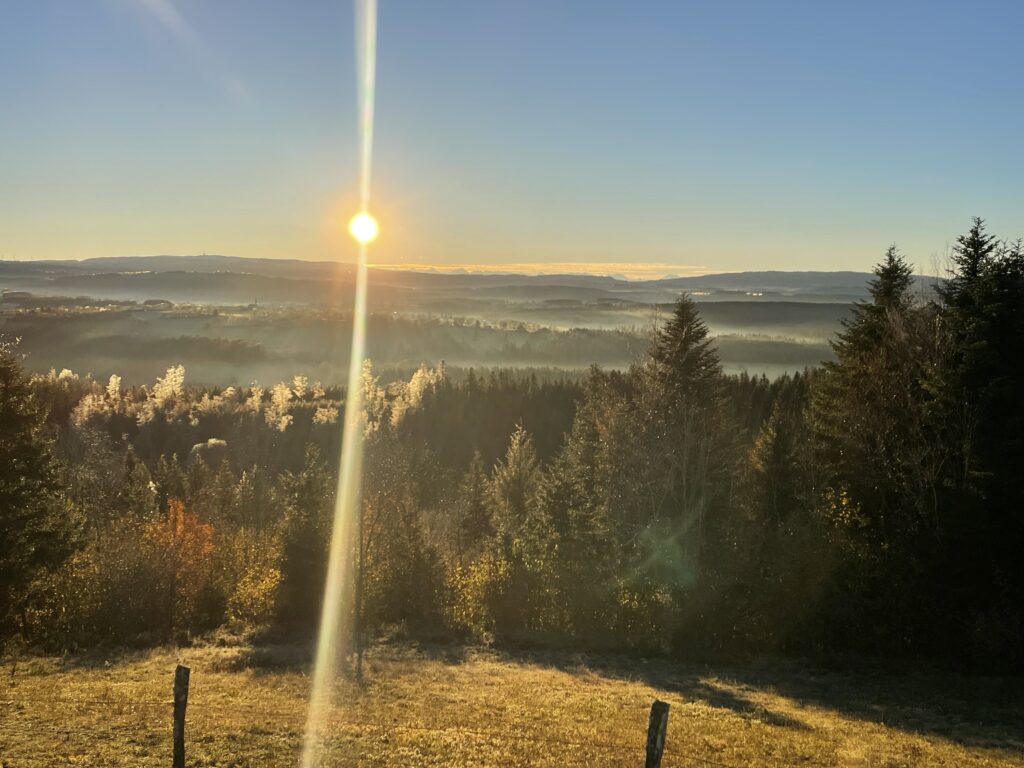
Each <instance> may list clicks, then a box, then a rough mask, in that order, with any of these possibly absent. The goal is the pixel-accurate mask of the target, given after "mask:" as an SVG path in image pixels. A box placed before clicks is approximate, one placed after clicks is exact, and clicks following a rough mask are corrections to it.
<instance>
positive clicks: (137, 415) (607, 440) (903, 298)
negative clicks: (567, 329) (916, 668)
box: [0, 220, 1024, 669]
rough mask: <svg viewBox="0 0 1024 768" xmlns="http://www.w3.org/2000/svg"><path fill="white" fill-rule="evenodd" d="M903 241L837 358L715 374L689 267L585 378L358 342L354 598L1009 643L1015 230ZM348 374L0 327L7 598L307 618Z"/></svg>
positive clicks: (436, 630)
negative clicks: (939, 250) (378, 369)
mask: <svg viewBox="0 0 1024 768" xmlns="http://www.w3.org/2000/svg"><path fill="white" fill-rule="evenodd" d="M952 262H953V263H952V271H951V274H950V276H949V279H948V280H946V281H945V282H943V283H942V284H941V285H940V287H939V288H938V290H937V291H935V292H934V293H933V294H931V295H922V294H921V292H920V291H919V290H918V288H917V286H916V284H915V281H914V279H913V276H912V273H911V269H910V267H909V266H908V264H907V263H906V261H905V260H904V258H903V257H902V256H901V254H900V253H899V252H898V251H897V249H896V248H895V247H894V248H891V249H889V251H888V252H887V253H886V254H885V256H884V259H883V260H882V262H881V263H880V264H879V265H878V267H877V268H876V269H875V273H874V278H873V280H872V282H871V286H870V299H869V300H867V301H865V302H862V303H860V304H858V305H857V306H856V307H855V309H854V310H853V312H852V314H851V316H850V317H849V318H848V319H847V320H846V321H845V323H844V327H843V330H842V331H841V332H840V333H839V334H838V335H837V337H836V338H835V339H834V340H833V349H834V353H835V359H834V360H833V361H831V362H828V363H826V364H824V365H823V366H822V367H820V368H815V369H810V370H807V371H805V372H803V373H799V374H795V375H787V376H783V377H781V378H778V379H774V380H769V379H767V378H766V377H749V376H746V375H740V376H733V375H726V374H724V373H723V371H722V366H721V362H720V360H719V357H718V353H717V351H716V349H715V347H714V345H713V343H712V341H711V339H710V338H709V336H708V330H707V327H706V326H705V324H704V323H703V322H702V320H701V317H700V314H699V311H698V307H697V305H696V304H694V303H693V302H692V301H691V300H690V299H689V298H687V297H685V296H683V297H681V298H680V299H679V301H678V303H677V304H676V306H675V308H674V312H673V314H672V315H671V317H670V318H668V319H667V320H666V322H664V323H663V324H661V325H660V326H659V327H658V328H657V329H656V330H655V332H654V333H653V335H652V338H651V339H650V343H649V348H648V350H647V352H646V355H645V357H644V358H643V359H642V361H640V362H638V363H637V364H636V365H634V366H632V367H631V368H630V369H629V370H628V371H605V370H602V369H600V368H597V367H595V368H594V369H592V371H591V372H590V374H589V376H588V377H587V378H586V380H585V381H584V382H583V383H582V384H580V383H577V382H573V381H566V382H558V381H552V380H544V381H538V380H537V379H536V378H533V377H530V376H528V375H522V374H517V373H516V372H515V371H505V372H501V373H497V372H491V373H489V374H487V375H483V376H476V375H470V376H468V377H467V378H465V379H464V380H460V381H458V382H456V381H453V380H451V379H450V378H449V377H447V376H446V375H445V371H444V367H443V365H440V366H438V367H436V368H429V367H427V366H424V367H422V368H421V369H420V370H419V371H418V372H416V373H415V374H414V375H413V377H412V378H411V379H410V380H409V381H402V382H396V383H390V384H387V385H382V384H381V383H380V382H379V381H378V380H377V379H376V378H375V376H374V373H373V369H372V367H371V366H367V367H366V369H365V372H364V384H363V386H364V401H365V408H366V412H365V434H366V442H365V446H366V455H365V458H364V471H365V478H364V486H363V509H362V516H363V525H362V535H363V540H362V541H361V542H360V546H359V547H358V551H359V555H360V557H359V564H360V569H361V573H362V580H363V584H364V589H363V597H362V605H361V609H362V610H361V613H362V616H363V620H362V621H361V627H362V629H363V631H364V632H365V633H366V634H373V633H375V632H378V631H383V630H385V629H389V628H394V627H396V626H400V627H403V628H404V630H405V631H407V632H409V633H411V634H422V635H431V636H438V635H444V636H457V637H470V638H473V639H478V640H488V641H497V642H508V643H528V644H542V645H553V646H566V647H572V648H581V649H582V648H589V649H618V650H627V651H635V652H642V653H651V652H656V653H666V654H676V655H680V656H685V657H710V656H742V655H751V654H759V653H766V652H772V653H799V654H842V653H856V654H872V655H875V654H877V655H889V656H915V657H930V658H934V659H938V660H941V661H944V662H948V663H954V664H969V665H972V666H977V667H982V668H999V669H1008V668H1016V669H1021V668H1022V667H1024V644H1022V642H1021V638H1022V636H1024V558H1022V557H1021V552H1022V551H1024V514H1022V508H1024V506H1022V503H1021V492H1022V490H1024V479H1022V472H1021V470H1022V469H1024V403H1022V400H1021V392H1024V363H1022V360H1021V351H1022V350H1024V250H1022V247H1021V244H1020V242H1016V243H1012V242H1004V241H1000V240H998V239H997V238H995V237H994V236H992V235H990V234H989V233H987V232H986V230H985V228H984V225H983V223H982V222H981V221H980V220H976V221H975V222H974V225H973V226H972V227H971V229H970V231H969V232H968V233H967V234H965V235H963V236H962V237H960V238H958V240H957V243H956V246H955V248H954V251H953V256H952ZM343 408H344V402H343V393H341V392H339V391H337V390H333V389H331V388H325V387H324V386H322V385H320V384H319V383H317V382H311V381H309V380H308V379H306V378H305V377H302V376H298V377H296V378H295V379H294V380H292V381H290V382H285V383H280V384H277V385H275V386H273V387H268V388H266V389H263V388H261V387H258V386H255V385H254V386H251V387H241V388H227V389H217V388H206V387H193V386H189V385H188V384H187V381H186V378H185V371H184V370H183V369H182V368H180V367H172V368H170V369H169V370H168V371H167V374H166V375H165V376H164V377H162V378H161V379H160V380H159V381H157V382H156V383H155V384H154V385H151V386H147V387H127V386H122V383H121V381H120V380H119V379H118V378H117V377H116V376H114V377H111V378H110V380H109V381H107V382H97V381H94V380H92V379H91V378H88V377H81V376H78V375H76V374H74V373H72V372H70V371H62V372H57V371H53V372H51V373H50V374H48V375H35V376H30V375H29V374H27V373H26V372H25V371H24V370H23V368H22V364H21V360H20V357H19V352H18V348H17V346H16V345H14V344H12V343H8V344H6V345H5V346H4V347H3V348H2V351H0V423H2V424H3V429H2V430H0V533H2V536H0V616H2V618H3V621H2V624H0V627H2V630H0V632H3V634H4V635H5V636H6V637H7V638H8V639H9V640H10V641H11V642H21V643H30V644H34V645H38V646H42V647H51V648H81V647H87V646H92V645H96V644H155V643H161V642H165V641H168V640H182V639H186V638H188V637H190V636H194V635H198V634H200V633H203V632H208V631H211V630H214V629H216V628H218V627H222V626H225V627H228V628H232V629H246V630H259V632H261V633H264V634H266V635H278V636H287V637H293V638H309V637H311V636H312V633H313V628H314V625H315V622H316V621H317V619H318V616H319V608H320V595H321V593H322V590H323V580H324V573H325V567H326V546H327V542H328V538H329V530H330V525H331V518H332V512H333V496H334V489H335V478H334V472H335V468H336V465H337V457H338V453H339V450H340V445H339V440H340V425H339V423H338V422H339V414H340V413H341V412H342V410H343Z"/></svg>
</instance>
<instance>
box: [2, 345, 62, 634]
mask: <svg viewBox="0 0 1024 768" xmlns="http://www.w3.org/2000/svg"><path fill="white" fill-rule="evenodd" d="M44 423H45V413H44V411H43V409H42V407H41V406H40V404H39V403H38V402H37V401H36V399H35V397H34V395H33V393H32V388H31V384H30V382H29V379H28V377H27V376H26V375H25V372H24V370H23V369H22V367H21V364H20V363H19V361H18V359H17V356H16V353H15V348H14V347H13V346H12V345H10V344H7V343H5V342H0V628H6V629H7V630H13V627H14V626H15V625H14V622H12V621H11V618H12V616H13V615H15V614H16V613H17V612H18V611H19V610H20V609H21V607H22V606H23V605H24V600H25V597H26V590H27V588H28V586H29V584H30V583H31V581H32V580H33V578H35V577H36V576H37V575H38V574H40V573H41V572H42V571H44V570H46V569H50V568H54V567H55V566H57V565H58V564H59V563H60V562H61V561H62V560H63V558H64V557H65V556H66V555H67V554H68V553H69V551H70V548H71V545H72V542H73V541H74V534H75V530H74V525H73V522H72V521H73V517H72V515H71V514H70V511H69V509H68V507H67V505H66V503H65V502H64V500H63V499H62V497H61V495H60V493H59V489H58V485H57V473H56V469H55V466H54V462H53V459H52V456H51V453H50V446H49V444H48V442H47V440H46V437H45V434H44ZM23 629H24V626H23ZM3 634H6V632H5V631H4V629H0V635H3Z"/></svg>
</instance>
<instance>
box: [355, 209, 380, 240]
mask: <svg viewBox="0 0 1024 768" xmlns="http://www.w3.org/2000/svg"><path fill="white" fill-rule="evenodd" d="M348 233H349V234H350V235H352V237H354V238H355V239H356V240H357V241H358V242H359V243H362V244H363V245H366V244H367V243H372V242H373V241H374V240H376V239H377V235H379V234H380V226H379V225H378V224H377V220H376V219H375V218H373V216H371V215H370V214H369V213H367V212H366V211H360V212H359V213H357V214H356V215H355V216H353V217H352V221H350V222H349V223H348Z"/></svg>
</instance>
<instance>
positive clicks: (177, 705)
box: [173, 664, 189, 768]
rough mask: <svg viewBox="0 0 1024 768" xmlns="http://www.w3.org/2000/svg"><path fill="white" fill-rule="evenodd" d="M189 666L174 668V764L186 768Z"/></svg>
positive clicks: (174, 766)
mask: <svg viewBox="0 0 1024 768" xmlns="http://www.w3.org/2000/svg"><path fill="white" fill-rule="evenodd" d="M188 675H189V668H188V667H183V666H182V665H181V664H179V665H178V668H177V669H175V670H174V765H173V768H185V707H187V706H188Z"/></svg>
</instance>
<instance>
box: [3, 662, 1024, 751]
mask: <svg viewBox="0 0 1024 768" xmlns="http://www.w3.org/2000/svg"><path fill="white" fill-rule="evenodd" d="M177 662H181V663H185V664H187V665H189V666H190V667H191V668H192V685H191V691H190V697H189V708H188V725H187V731H186V738H187V744H188V765H190V766H260V767H261V768H269V767H270V766H295V765H296V764H297V760H298V755H299V750H300V745H301V741H302V728H303V722H304V715H305V702H306V696H307V692H308V688H309V676H308V673H309V666H308V654H307V653H306V652H304V651H302V650H300V649H295V648H282V647H275V648H263V649H252V648H246V647H202V648H187V649H178V650H157V651H152V652H145V653H138V654H122V655H117V656H112V657H111V658H109V659H108V658H103V657H101V656H88V657H67V658H32V659H27V660H26V659H22V660H20V661H18V662H17V663H14V662H12V660H10V659H8V660H7V661H6V663H5V667H4V668H3V674H2V677H0V765H2V766H3V768H44V766H45V767H46V768H49V766H70V765H81V766H133V767H136V766H169V765H170V762H171V686H172V678H173V671H174V666H175V664H176V663H177ZM1021 689H1022V683H1021V680H1019V679H1016V680H1012V679H998V678H980V677H966V676H958V675H952V674H947V673H935V672H928V671H926V670H918V671H914V672H902V673H896V672H894V671H893V670H891V669H890V670H886V671H882V670H873V671H861V672H857V673H852V672H833V671H827V670H823V669H815V668H811V667H808V666H803V665H797V664H794V663H789V662H774V663H771V664H761V665H755V666H743V667H740V666H737V667H724V666H723V667H715V668H705V667H698V666H683V665H679V664H675V663H671V662H668V661H664V660H652V661H647V662H644V661H638V660H624V659H619V658H616V657H593V656H588V657H577V656H573V655H570V654H547V653H533V654H520V655H508V654H504V653H501V652H497V651H491V650H485V649H467V648H456V647H418V646H412V645H409V644H382V645H379V646H377V647H375V648H374V649H373V650H372V652H371V653H370V654H369V656H368V663H367V666H366V675H365V680H364V682H363V684H362V685H357V684H356V683H354V682H352V681H341V682H339V684H338V694H337V700H338V706H337V708H336V711H335V712H334V713H333V716H332V729H331V730H332V732H333V737H332V738H331V741H330V744H329V750H328V760H327V763H326V764H328V765H332V766H371V765H379V766H399V767H401V766H502V767H503V768H504V767H506V766H550V767H552V768H554V766H559V767H560V768H561V767H564V766H583V765H594V766H631V767H634V766H639V765H642V764H643V754H644V752H643V744H644V739H645V733H646V726H647V716H648V711H649V708H650V704H651V702H652V701H653V699H655V698H656V697H657V698H661V699H663V700H666V701H668V702H670V703H671V705H672V709H671V713H670V716H669V725H668V740H667V747H666V755H665V760H664V762H663V765H665V766H666V767H667V768H673V767H675V766H737V767H738V766H750V765H754V766H792V765H796V766H809V767H813V766H818V765H827V766H917V765H935V766H958V767H968V766H1010V765H1024V692H1022V690H1021Z"/></svg>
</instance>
